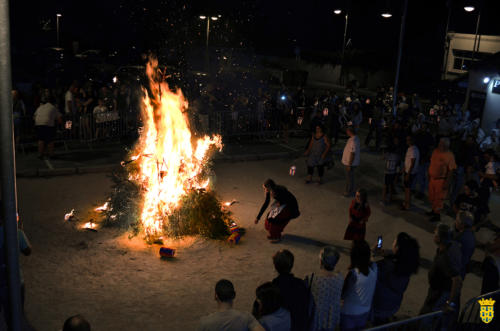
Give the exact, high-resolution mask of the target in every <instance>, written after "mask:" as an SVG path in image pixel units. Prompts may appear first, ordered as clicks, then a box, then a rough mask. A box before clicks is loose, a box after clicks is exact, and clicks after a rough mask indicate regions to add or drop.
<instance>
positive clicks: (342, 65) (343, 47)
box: [333, 9, 349, 84]
mask: <svg viewBox="0 0 500 331" xmlns="http://www.w3.org/2000/svg"><path fill="white" fill-rule="evenodd" d="M333 12H334V13H335V15H340V14H342V10H341V9H335V10H334V11H333ZM348 24H349V13H348V12H347V11H346V12H345V22H344V40H343V42H342V57H341V60H340V61H341V62H340V75H339V84H342V76H343V73H344V57H345V47H346V39H347V26H348Z"/></svg>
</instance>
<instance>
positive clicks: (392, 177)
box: [384, 174, 396, 186]
mask: <svg viewBox="0 0 500 331" xmlns="http://www.w3.org/2000/svg"><path fill="white" fill-rule="evenodd" d="M395 179H396V174H385V177H384V184H385V185H386V186H390V185H392V184H394V180H395Z"/></svg>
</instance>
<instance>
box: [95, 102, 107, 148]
mask: <svg viewBox="0 0 500 331" xmlns="http://www.w3.org/2000/svg"><path fill="white" fill-rule="evenodd" d="M108 112H109V110H108V108H107V107H106V105H105V103H104V99H99V100H97V106H95V108H94V110H93V111H92V113H93V115H94V121H95V138H96V139H99V138H102V137H103V136H106V135H107V134H108V132H107V130H106V122H107V114H108Z"/></svg>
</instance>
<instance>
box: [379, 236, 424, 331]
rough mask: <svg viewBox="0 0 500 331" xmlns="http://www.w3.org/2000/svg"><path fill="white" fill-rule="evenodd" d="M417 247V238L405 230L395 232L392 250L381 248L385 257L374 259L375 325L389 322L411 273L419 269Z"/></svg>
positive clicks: (399, 303)
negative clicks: (375, 261) (395, 236)
mask: <svg viewBox="0 0 500 331" xmlns="http://www.w3.org/2000/svg"><path fill="white" fill-rule="evenodd" d="M419 250H420V248H419V246H418V243H417V241H416V240H415V239H414V238H412V237H410V236H409V235H408V234H407V233H406V232H400V233H399V234H398V236H397V238H396V240H394V242H393V244H392V250H386V251H384V250H380V253H381V254H382V255H383V256H384V259H383V260H380V261H379V262H377V269H378V274H377V286H376V289H375V294H374V297H373V307H372V312H373V320H374V323H375V325H382V324H386V323H388V322H389V319H390V318H391V317H392V316H394V314H396V312H397V311H398V310H399V307H401V302H402V301H403V295H404V293H405V291H406V289H407V288H408V284H409V282H410V277H411V275H412V274H416V273H417V271H418V267H419V264H420V262H419V261H420V252H419Z"/></svg>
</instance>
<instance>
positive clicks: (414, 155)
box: [405, 145, 420, 175]
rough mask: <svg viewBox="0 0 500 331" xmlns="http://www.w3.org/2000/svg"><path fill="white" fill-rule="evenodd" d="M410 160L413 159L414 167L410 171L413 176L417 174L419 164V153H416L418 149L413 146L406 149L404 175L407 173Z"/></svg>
mask: <svg viewBox="0 0 500 331" xmlns="http://www.w3.org/2000/svg"><path fill="white" fill-rule="evenodd" d="M412 159H415V165H414V166H413V169H412V170H411V174H412V175H414V174H416V173H417V172H418V163H419V162H420V152H419V151H418V147H417V146H415V145H413V146H410V147H408V150H407V151H406V155H405V173H409V171H410V167H411V160H412Z"/></svg>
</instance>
